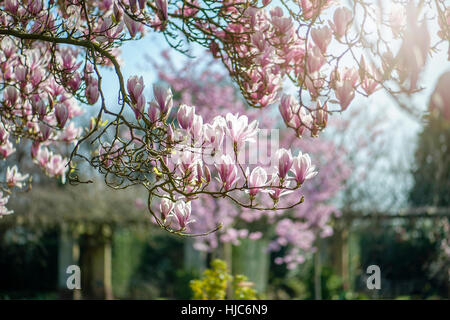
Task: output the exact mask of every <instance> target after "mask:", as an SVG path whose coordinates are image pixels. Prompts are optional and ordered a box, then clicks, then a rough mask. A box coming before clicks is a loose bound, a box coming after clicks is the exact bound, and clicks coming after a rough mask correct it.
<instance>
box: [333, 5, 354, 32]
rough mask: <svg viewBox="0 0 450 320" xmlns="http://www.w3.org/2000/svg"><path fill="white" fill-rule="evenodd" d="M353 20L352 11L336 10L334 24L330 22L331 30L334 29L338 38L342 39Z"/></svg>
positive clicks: (343, 8)
mask: <svg viewBox="0 0 450 320" xmlns="http://www.w3.org/2000/svg"><path fill="white" fill-rule="evenodd" d="M352 19H353V17H352V11H351V10H350V9H348V8H345V7H341V8H338V9H336V11H335V12H334V15H333V22H334V23H332V22H330V26H331V29H333V31H334V33H335V35H336V37H338V38H342V37H343V36H344V35H345V33H346V32H347V29H348V25H349V23H350V21H351V20H352Z"/></svg>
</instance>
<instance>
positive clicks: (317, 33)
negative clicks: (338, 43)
mask: <svg viewBox="0 0 450 320" xmlns="http://www.w3.org/2000/svg"><path fill="white" fill-rule="evenodd" d="M311 36H312V39H313V41H314V43H315V44H316V45H317V46H318V47H319V48H320V51H322V53H325V52H326V51H327V48H328V45H329V44H330V42H331V30H330V28H328V27H327V26H323V27H322V28H317V29H313V30H312V31H311Z"/></svg>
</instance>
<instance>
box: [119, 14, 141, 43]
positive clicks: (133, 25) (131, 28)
mask: <svg viewBox="0 0 450 320" xmlns="http://www.w3.org/2000/svg"><path fill="white" fill-rule="evenodd" d="M123 20H124V21H125V25H126V26H127V29H128V32H129V33H130V36H131V37H132V38H134V37H135V36H136V34H137V33H138V31H139V27H140V25H139V24H140V23H139V22H137V21H134V20H133V19H132V18H130V16H129V15H127V14H125V15H124V16H123Z"/></svg>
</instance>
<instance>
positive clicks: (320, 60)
mask: <svg viewBox="0 0 450 320" xmlns="http://www.w3.org/2000/svg"><path fill="white" fill-rule="evenodd" d="M309 52H310V54H309V55H308V60H307V67H308V72H310V73H314V72H317V71H319V70H320V68H322V66H323V65H324V63H325V62H326V59H325V57H324V56H323V54H322V52H321V49H320V48H319V47H318V46H314V47H312V49H311V50H310V51H309Z"/></svg>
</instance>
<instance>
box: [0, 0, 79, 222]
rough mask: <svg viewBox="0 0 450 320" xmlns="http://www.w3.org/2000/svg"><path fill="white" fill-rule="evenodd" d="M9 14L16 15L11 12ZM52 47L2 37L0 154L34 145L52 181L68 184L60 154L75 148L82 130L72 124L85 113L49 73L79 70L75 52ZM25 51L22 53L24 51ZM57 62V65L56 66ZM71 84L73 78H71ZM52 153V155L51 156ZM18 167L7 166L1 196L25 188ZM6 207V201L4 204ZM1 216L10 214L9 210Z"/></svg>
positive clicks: (33, 150)
mask: <svg viewBox="0 0 450 320" xmlns="http://www.w3.org/2000/svg"><path fill="white" fill-rule="evenodd" d="M9 10H12V9H11V8H10V9H9ZM50 47H51V45H50V44H46V43H34V44H33V45H31V46H29V47H23V44H21V43H20V41H17V40H16V39H11V38H8V37H4V38H3V39H1V41H0V79H1V80H2V86H3V89H2V91H3V95H2V97H0V106H1V110H0V116H1V119H2V123H1V124H0V155H1V158H2V159H3V160H8V159H11V157H12V156H13V155H14V153H15V152H16V147H15V143H25V141H27V140H28V141H31V143H30V155H31V157H32V158H33V159H34V162H35V163H36V164H37V165H38V166H39V167H41V168H42V169H43V170H44V171H45V173H46V174H47V175H48V176H50V177H59V178H61V179H62V181H63V182H64V180H65V177H66V173H67V171H68V169H69V167H68V166H67V163H68V159H67V158H64V157H63V156H62V155H61V154H60V153H59V152H60V151H61V150H62V148H63V146H65V145H68V144H71V143H76V141H77V139H78V138H79V137H80V135H81V128H78V127H76V126H75V124H74V122H73V121H71V120H72V119H74V118H75V117H77V116H79V115H81V114H82V109H81V108H80V107H79V106H78V104H77V102H76V100H75V99H74V98H73V92H72V90H71V89H70V88H72V86H73V82H70V84H71V85H69V88H67V87H64V86H63V85H61V84H59V82H60V80H61V79H58V78H57V77H54V76H51V75H50V74H49V70H52V69H53V68H61V69H62V70H65V71H63V72H66V76H68V75H71V74H72V72H74V71H75V70H76V69H77V68H78V67H79V64H75V63H74V62H73V61H74V60H75V57H76V56H77V53H76V52H74V51H71V50H61V52H57V53H55V57H54V58H55V60H53V59H52V55H51V54H50ZM22 50H23V52H24V54H21V53H20V52H21V51H22ZM55 61H56V63H55ZM72 80H73V79H72ZM78 85H79V84H78ZM52 149H53V151H52ZM27 177H28V175H21V174H20V173H19V172H18V168H17V166H14V167H12V168H10V167H8V168H7V172H6V179H5V180H4V183H2V187H1V188H2V190H3V192H6V193H10V192H11V190H13V189H14V188H18V189H21V188H23V187H24V183H25V181H24V180H25V178H27ZM6 202H7V198H3V200H2V204H3V203H5V204H6ZM1 212H2V214H5V213H10V211H8V210H7V209H2V210H1Z"/></svg>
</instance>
